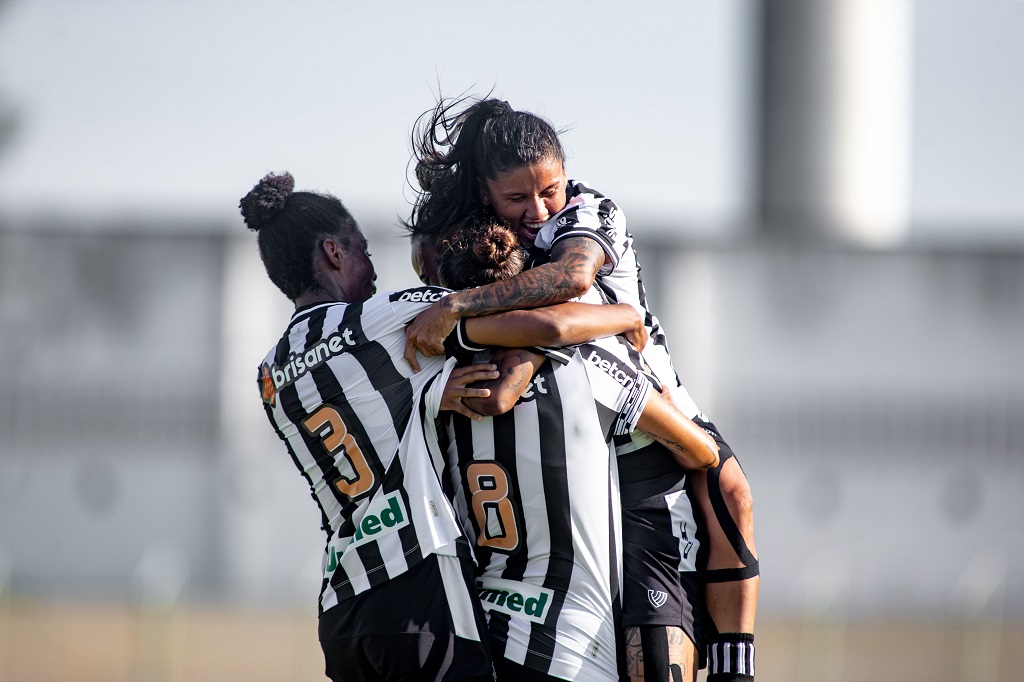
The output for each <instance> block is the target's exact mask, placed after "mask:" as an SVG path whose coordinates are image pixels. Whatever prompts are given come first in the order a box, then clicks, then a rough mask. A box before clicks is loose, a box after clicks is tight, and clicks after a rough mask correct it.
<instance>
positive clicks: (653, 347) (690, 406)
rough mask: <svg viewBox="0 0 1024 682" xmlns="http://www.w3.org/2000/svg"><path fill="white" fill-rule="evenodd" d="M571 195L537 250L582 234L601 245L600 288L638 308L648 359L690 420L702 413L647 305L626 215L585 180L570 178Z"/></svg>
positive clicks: (539, 239) (542, 233) (611, 297)
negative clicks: (603, 257)
mask: <svg viewBox="0 0 1024 682" xmlns="http://www.w3.org/2000/svg"><path fill="white" fill-rule="evenodd" d="M565 192H566V205H565V208H564V209H562V210H561V211H559V212H558V213H557V214H555V215H554V216H552V217H551V218H550V219H549V220H548V221H547V222H546V223H545V224H544V226H543V227H542V228H541V229H540V232H539V233H538V234H537V239H536V241H535V242H534V246H535V247H536V248H537V249H540V250H542V251H544V252H547V251H550V250H551V248H552V247H553V246H554V245H555V244H556V243H558V242H559V241H560V240H562V239H566V238H567V237H576V236H586V237H590V238H592V239H595V240H596V241H597V242H598V243H599V244H600V245H601V247H602V248H603V249H604V252H605V256H606V262H605V264H604V267H602V268H601V270H600V271H599V272H598V274H597V279H596V280H595V281H594V284H595V286H597V287H599V288H600V289H601V291H602V292H603V293H604V294H605V296H607V298H608V299H609V300H610V301H611V302H612V303H628V304H630V305H632V306H633V307H634V308H636V310H637V312H638V313H640V316H641V317H642V318H643V320H644V325H645V326H646V327H647V332H648V334H649V336H650V340H649V341H648V343H647V347H646V348H644V359H645V360H646V361H647V363H648V364H649V365H650V367H651V369H652V370H653V372H654V374H655V376H657V377H658V380H659V381H660V382H661V383H662V385H664V386H668V387H669V388H670V389H671V392H672V400H673V402H674V403H675V404H676V406H677V407H679V409H680V410H682V411H683V412H684V413H685V414H686V416H688V417H691V418H692V417H694V416H696V415H698V414H700V410H699V408H698V407H697V405H696V404H695V403H694V402H693V400H692V399H691V398H690V395H689V394H688V393H687V391H686V389H685V388H684V387H683V385H682V382H680V381H679V377H678V375H677V374H676V371H675V369H674V368H673V366H672V358H671V357H670V356H669V351H668V341H667V339H666V338H665V332H664V331H663V329H662V327H661V323H660V322H658V318H657V317H655V315H654V313H652V312H651V311H650V309H649V308H648V307H647V293H646V291H645V289H644V283H643V279H642V278H641V277H640V266H639V265H638V264H637V260H636V252H635V251H634V250H633V236H632V235H631V234H630V233H629V232H628V231H627V229H626V215H625V213H623V212H622V210H621V209H619V207H618V206H616V204H615V202H614V201H612V200H611V199H609V198H608V197H606V196H604V195H603V194H601V193H600V192H598V191H596V190H594V189H592V188H591V187H589V186H587V184H586V183H585V182H583V181H579V180H569V182H568V184H567V185H566V189H565Z"/></svg>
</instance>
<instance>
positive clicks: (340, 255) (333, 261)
mask: <svg viewBox="0 0 1024 682" xmlns="http://www.w3.org/2000/svg"><path fill="white" fill-rule="evenodd" d="M320 251H321V253H323V256H324V260H325V261H326V263H327V266H328V267H329V268H330V269H332V270H341V266H342V263H343V262H344V260H345V252H344V250H343V249H342V248H341V244H339V243H338V242H336V241H334V239H332V238H331V237H326V238H324V240H323V241H322V242H320Z"/></svg>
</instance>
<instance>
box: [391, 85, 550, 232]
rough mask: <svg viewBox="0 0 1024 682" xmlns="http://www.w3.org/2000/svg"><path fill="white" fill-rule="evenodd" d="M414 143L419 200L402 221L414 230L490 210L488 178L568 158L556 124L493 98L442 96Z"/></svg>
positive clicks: (440, 228) (439, 228)
mask: <svg viewBox="0 0 1024 682" xmlns="http://www.w3.org/2000/svg"><path fill="white" fill-rule="evenodd" d="M467 103H468V106H467ZM412 147H413V162H414V163H415V168H414V175H415V176H416V182H415V184H413V185H412V189H413V192H414V194H415V199H414V201H413V208H412V212H411V214H410V216H409V219H408V220H405V221H403V223H402V224H403V225H404V227H405V228H406V230H408V232H409V233H410V235H423V234H426V235H432V236H434V237H437V236H439V235H440V234H441V233H442V232H444V231H445V230H446V229H448V228H450V227H451V226H452V225H455V224H457V223H460V222H462V221H463V220H466V219H467V218H468V217H469V216H470V215H472V214H474V213H477V212H481V211H488V210H489V209H487V208H486V207H485V206H484V205H483V203H482V202H481V200H480V187H481V184H482V183H483V182H484V181H485V180H494V179H496V178H497V177H498V176H499V175H501V174H502V173H505V172H507V171H510V170H514V169H516V168H520V167H522V166H526V165H530V164H534V163H540V162H542V161H545V160H547V159H552V158H553V159H556V160H557V161H558V162H559V163H562V164H564V163H565V152H564V150H563V149H562V143H561V142H560V141H559V139H558V131H556V130H555V129H554V128H553V127H552V126H551V124H550V123H548V122H547V121H545V120H544V119H542V118H541V117H539V116H537V115H535V114H531V113H530V112H528V111H516V110H515V109H513V108H512V107H511V106H510V105H509V103H508V102H504V101H502V100H499V99H494V98H491V97H486V98H483V99H479V100H475V101H474V99H473V98H470V97H460V98H456V99H446V98H443V97H442V98H441V99H440V101H438V103H437V105H436V106H435V107H434V108H433V109H430V110H428V111H426V112H424V113H423V114H421V115H420V117H419V118H418V119H417V120H416V124H415V126H414V128H413V133H412Z"/></svg>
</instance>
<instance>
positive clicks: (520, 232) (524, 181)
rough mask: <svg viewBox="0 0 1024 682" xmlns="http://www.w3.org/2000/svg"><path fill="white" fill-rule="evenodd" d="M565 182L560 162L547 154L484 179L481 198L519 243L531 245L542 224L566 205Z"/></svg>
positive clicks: (563, 170)
mask: <svg viewBox="0 0 1024 682" xmlns="http://www.w3.org/2000/svg"><path fill="white" fill-rule="evenodd" d="M565 183H566V177H565V169H564V168H563V167H562V162H561V161H559V160H558V159H555V158H554V157H548V158H547V159H544V160H543V161H539V162H537V163H532V164H528V165H525V166H520V167H518V168H514V169H512V170H510V171H506V172H505V173H501V174H500V175H498V177H497V178H495V179H493V180H487V181H486V182H485V183H484V184H485V186H484V187H482V188H481V199H482V200H483V203H484V205H485V206H490V207H491V208H492V209H493V210H494V212H495V214H497V216H498V218H500V219H501V220H503V221H505V222H506V223H508V224H509V225H510V226H511V227H512V229H513V230H515V232H516V235H517V236H518V237H519V243H520V244H523V245H524V246H533V242H534V240H535V239H536V238H537V232H539V231H540V228H541V226H542V225H543V224H544V223H546V222H547V221H548V219H549V218H551V216H553V215H555V214H556V213H558V212H559V211H561V210H562V209H563V208H565Z"/></svg>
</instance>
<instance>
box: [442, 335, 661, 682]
mask: <svg viewBox="0 0 1024 682" xmlns="http://www.w3.org/2000/svg"><path fill="white" fill-rule="evenodd" d="M587 352H588V351H587V346H586V345H584V346H580V347H579V348H577V349H559V350H550V349H549V350H547V351H546V354H547V355H548V358H547V360H546V361H545V362H544V364H543V365H542V366H541V368H540V370H539V371H538V372H537V373H536V375H535V376H534V378H533V380H532V383H531V385H530V388H529V389H528V390H527V392H526V393H525V394H524V395H523V396H522V398H521V399H520V400H519V402H518V403H517V404H516V406H515V407H514V408H513V409H512V410H511V411H509V412H508V413H506V414H503V415H499V416H496V417H493V418H488V419H485V420H484V421H482V422H474V421H471V420H469V419H466V418H464V417H461V416H459V415H453V416H452V418H451V419H450V420H449V421H448V427H447V434H448V438H449V440H450V442H449V444H448V447H447V455H448V458H447V460H446V462H444V463H441V466H443V467H445V469H446V472H447V475H446V476H444V477H443V479H444V482H445V485H446V486H450V491H451V494H452V499H453V503H454V506H455V508H456V511H457V513H458V514H459V515H460V517H461V518H462V519H463V523H464V525H465V526H466V528H467V532H468V533H469V534H470V535H471V536H473V538H472V539H473V542H474V551H475V553H476V558H477V563H478V586H479V588H480V597H481V601H482V604H483V606H484V609H485V610H486V611H487V612H488V620H489V629H490V632H491V636H492V644H493V646H494V647H495V656H503V657H505V658H507V659H509V660H510V661H513V662H515V663H519V664H522V665H526V666H528V667H530V668H532V669H535V670H538V671H541V672H545V673H547V674H550V675H552V676H554V677H559V678H562V679H567V680H615V679H617V672H616V623H615V617H614V616H615V611H616V608H617V607H615V606H614V604H615V603H616V601H617V596H618V592H619V584H620V580H619V575H620V567H621V546H620V543H619V539H618V538H619V522H620V511H619V491H618V481H617V472H616V467H615V466H614V462H613V457H614V452H613V449H612V447H611V440H612V438H613V436H615V435H617V434H623V433H628V432H629V431H631V430H632V429H633V428H634V427H635V424H636V421H637V419H639V415H640V413H641V412H642V411H643V407H644V405H645V404H646V402H647V399H648V398H649V396H650V391H651V390H652V385H651V383H650V381H649V380H648V379H647V378H646V377H644V376H643V375H641V374H639V373H638V372H636V371H635V370H634V369H632V368H627V367H618V366H616V367H615V368H614V369H613V368H612V367H611V366H610V365H608V366H602V365H601V363H600V362H595V361H594V360H590V361H588V360H587V357H586V354H587ZM478 359H479V356H478Z"/></svg>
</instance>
